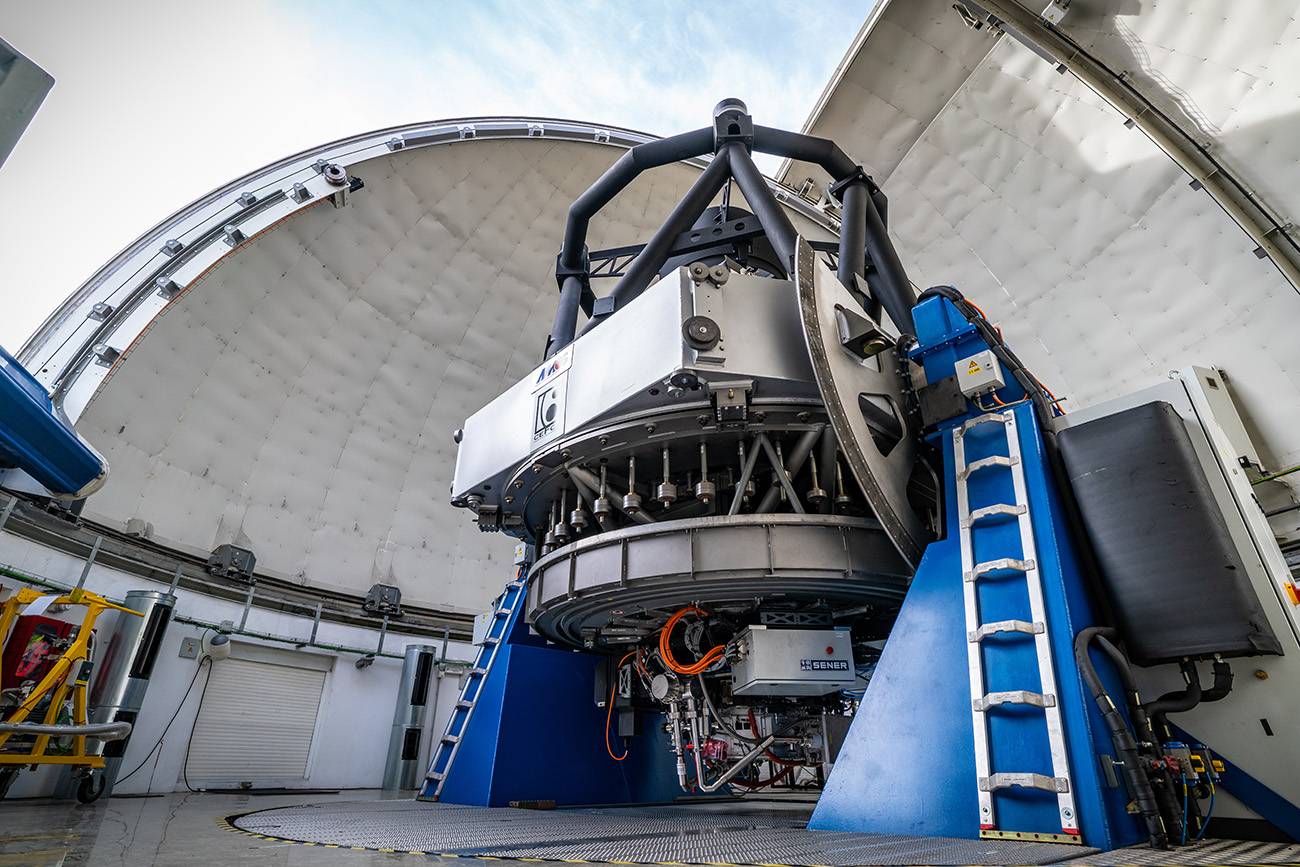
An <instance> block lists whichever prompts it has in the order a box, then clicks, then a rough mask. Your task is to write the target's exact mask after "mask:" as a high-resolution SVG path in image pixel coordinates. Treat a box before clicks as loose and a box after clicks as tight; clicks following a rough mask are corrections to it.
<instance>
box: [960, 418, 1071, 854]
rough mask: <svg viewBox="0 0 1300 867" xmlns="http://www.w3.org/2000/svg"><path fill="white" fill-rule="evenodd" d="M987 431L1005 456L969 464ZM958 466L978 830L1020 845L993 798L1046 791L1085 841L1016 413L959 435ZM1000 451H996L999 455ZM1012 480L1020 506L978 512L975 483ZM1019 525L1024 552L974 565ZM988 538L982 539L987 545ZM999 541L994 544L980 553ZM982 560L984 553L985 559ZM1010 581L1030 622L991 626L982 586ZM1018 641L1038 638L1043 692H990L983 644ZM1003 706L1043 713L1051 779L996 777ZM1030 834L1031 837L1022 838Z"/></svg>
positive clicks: (966, 427) (977, 421) (972, 423)
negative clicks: (987, 531)
mask: <svg viewBox="0 0 1300 867" xmlns="http://www.w3.org/2000/svg"><path fill="white" fill-rule="evenodd" d="M980 425H996V426H998V427H1000V428H1001V430H1002V432H1003V434H1004V436H1005V437H1006V454H1005V455H1002V454H992V455H990V456H988V457H984V458H980V459H979V460H975V461H971V462H970V463H967V462H966V444H965V437H966V435H967V434H968V433H969V432H970V431H971V430H972V429H973V428H975V427H978V426H980ZM952 445H953V461H954V464H955V470H956V474H957V520H958V534H959V539H960V542H961V568H962V590H963V597H964V600H965V610H966V638H967V644H966V649H967V661H968V664H969V669H970V692H971V714H972V723H973V728H974V733H975V774H976V778H977V779H976V783H977V786H978V790H979V812H980V815H979V822H980V836H982V837H1016V836H1020V835H1021V834H1022V832H1017V831H1008V830H1001V829H999V828H998V821H997V813H996V809H995V804H994V797H993V795H994V793H995V792H997V791H999V790H1001V789H1007V788H1011V787H1017V786H1018V787H1025V788H1031V789H1039V790H1042V791H1046V792H1053V793H1055V794H1056V800H1057V809H1058V811H1059V813H1060V819H1061V830H1062V832H1063V833H1064V835H1065V836H1067V837H1069V838H1071V839H1072V840H1073V841H1076V842H1077V841H1079V840H1080V837H1079V818H1078V811H1077V810H1076V809H1075V804H1074V794H1073V791H1072V789H1073V786H1072V784H1071V780H1070V765H1069V755H1068V753H1067V749H1066V743H1065V730H1064V728H1063V726H1062V724H1061V708H1060V702H1059V700H1058V691H1057V686H1056V672H1055V664H1054V661H1053V658H1052V645H1051V641H1050V638H1049V635H1048V632H1047V611H1046V607H1045V604H1044V601H1043V584H1042V577H1041V574H1040V571H1039V564H1038V563H1037V562H1036V557H1037V549H1036V547H1035V545H1034V529H1033V524H1032V522H1031V520H1030V514H1029V495H1028V491H1027V488H1026V485H1025V473H1024V468H1023V466H1022V465H1021V460H1020V458H1021V455H1020V439H1019V435H1018V433H1017V430H1016V418H1015V415H1014V413H1013V412H1012V411H1011V410H1006V411H1004V412H998V413H989V414H987V415H981V416H976V417H975V418H972V419H969V420H967V421H966V422H965V423H964V424H962V425H961V426H959V427H957V428H956V429H955V430H953V434H952ZM994 451H997V449H996V448H995V449H994ZM983 472H1009V473H1010V474H1011V486H1012V490H1013V492H1014V502H1011V503H994V504H992V505H988V506H983V507H981V508H977V509H974V510H972V509H971V508H970V492H969V490H968V487H967V483H968V480H969V479H970V477H971V476H973V475H975V474H976V473H983ZM1008 519H1013V520H1015V521H1016V522H1017V524H1018V526H1019V531H1020V533H1019V535H1020V550H1019V551H1016V552H1007V553H1005V554H1003V556H998V557H989V558H987V559H983V560H981V561H980V562H975V539H974V534H976V533H978V532H979V531H981V529H983V528H986V527H988V526H989V525H991V524H994V523H999V522H1003V521H1006V520H1008ZM982 538H983V537H982ZM991 541H992V539H988V540H987V541H986V543H985V544H983V545H981V549H983V548H985V547H986V546H987V545H988V543H989V542H991ZM981 553H983V551H982V552H981ZM1008 573H1011V574H1014V575H1018V576H1020V578H1022V579H1023V581H1024V583H1025V589H1026V591H1027V592H1028V597H1029V598H1028V601H1029V613H1030V618H1031V619H1030V620H1029V621H1025V620H1002V621H995V622H985V621H984V620H983V619H982V617H981V615H980V593H979V586H980V583H981V582H983V581H986V580H990V579H992V580H999V581H1003V580H1016V579H1014V578H1008V577H1007V576H1008ZM1017 633H1020V634H1024V635H1028V636H1031V637H1032V638H1033V644H1034V651H1035V655H1036V657H1037V663H1038V676H1039V685H1038V688H1039V689H1041V690H1042V691H1041V692H1034V691H1031V690H1028V689H1020V690H1012V691H1002V692H987V686H986V678H985V670H984V641H985V640H986V639H988V638H989V637H991V636H995V635H1001V634H1011V635H1012V636H1013V637H1015V636H1016V634H1017ZM1002 705H1030V706H1033V707H1038V708H1042V710H1043V721H1044V724H1045V725H1046V727H1047V741H1048V747H1049V750H1050V753H1051V762H1052V775H1051V776H1050V777H1049V776H1047V775H1046V774H1040V773H1031V772H1025V771H1000V772H999V771H994V770H993V769H992V767H991V764H992V761H991V757H990V752H989V719H988V715H989V714H990V713H991V712H996V710H997V708H998V707H1000V706H1002ZM1023 833H1025V834H1028V833H1029V832H1023Z"/></svg>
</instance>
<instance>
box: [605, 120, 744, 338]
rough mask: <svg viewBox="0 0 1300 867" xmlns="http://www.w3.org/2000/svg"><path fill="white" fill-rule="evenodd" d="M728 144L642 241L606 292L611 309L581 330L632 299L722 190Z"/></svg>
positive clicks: (726, 169) (726, 174)
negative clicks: (674, 244) (658, 225)
mask: <svg viewBox="0 0 1300 867" xmlns="http://www.w3.org/2000/svg"><path fill="white" fill-rule="evenodd" d="M733 149H734V148H733V146H732V145H724V146H723V148H722V150H721V151H719V152H718V155H717V156H716V157H714V158H713V161H712V162H710V163H709V166H708V168H706V169H705V170H704V171H703V172H701V173H700V176H699V177H698V178H696V179H695V183H693V184H691V188H690V189H689V190H687V191H686V195H684V196H682V199H681V201H680V202H678V203H677V206H676V207H675V208H673V210H672V213H670V214H669V215H668V219H667V220H665V221H664V224H663V225H662V226H660V227H659V228H658V229H657V230H656V231H655V233H654V235H652V236H651V237H650V240H649V241H647V242H646V244H645V246H644V247H643V248H642V249H641V252H640V253H638V254H637V257H636V258H635V259H633V260H632V262H631V263H630V264H629V265H628V266H627V270H626V271H624V272H623V276H622V277H621V278H620V279H619V281H618V285H616V286H615V287H614V288H613V290H612V291H611V292H610V293H609V297H610V298H611V299H612V300H613V309H611V310H610V311H609V312H607V313H605V314H603V315H599V316H593V317H592V320H591V321H590V322H588V323H587V327H586V328H584V329H583V333H584V334H585V333H586V332H588V331H590V330H591V329H592V328H594V327H595V326H596V324H597V323H598V322H599V321H600V320H601V319H603V318H606V317H608V316H611V315H612V314H613V313H614V311H615V310H617V309H618V308H619V307H622V306H624V305H625V304H627V303H628V302H629V301H631V300H632V299H634V298H636V297H637V296H638V295H640V294H641V293H642V292H644V291H645V290H646V288H647V287H648V286H649V285H650V281H651V280H653V279H654V277H655V275H657V274H658V273H659V269H660V268H662V267H663V265H664V262H666V261H667V260H668V254H669V253H670V252H671V251H672V247H673V242H674V241H676V240H677V236H678V235H680V234H681V233H682V232H685V231H686V230H688V229H690V228H691V226H693V225H695V221H696V220H698V219H699V217H700V214H702V213H704V209H705V208H707V207H708V206H709V203H710V202H712V201H713V197H714V196H716V195H717V194H718V191H719V190H721V189H722V185H723V184H725V183H726V182H727V179H728V178H729V177H730V166H729V164H728V161H727V152H728V151H730V150H733Z"/></svg>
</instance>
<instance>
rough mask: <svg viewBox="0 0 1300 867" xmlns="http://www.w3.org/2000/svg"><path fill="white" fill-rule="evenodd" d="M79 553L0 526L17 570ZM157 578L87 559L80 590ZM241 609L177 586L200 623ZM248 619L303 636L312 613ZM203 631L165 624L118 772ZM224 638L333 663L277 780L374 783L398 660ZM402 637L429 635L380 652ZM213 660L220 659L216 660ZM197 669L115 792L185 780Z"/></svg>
mask: <svg viewBox="0 0 1300 867" xmlns="http://www.w3.org/2000/svg"><path fill="white" fill-rule="evenodd" d="M83 562H84V561H82V560H80V559H78V558H76V557H73V556H70V555H68V554H65V553H63V552H61V551H56V550H54V549H51V548H47V547H45V546H42V545H39V544H36V543H34V542H31V541H28V540H26V539H22V538H19V537H17V536H14V535H12V534H9V533H4V532H0V564H3V565H6V566H9V567H12V568H14V569H16V570H20V571H22V572H25V573H28V574H32V575H36V576H38V577H41V578H46V579H48V580H52V581H58V582H62V583H67V584H72V583H75V582H76V580H77V577H78V576H79V575H80V574H81V568H82V565H83ZM0 583H3V585H4V586H5V588H6V589H10V588H13V587H14V586H16V585H17V583H18V582H16V581H14V580H12V579H8V578H4V579H0ZM161 586H162V585H158V584H155V583H154V582H151V581H147V580H145V579H142V578H139V577H136V576H133V575H128V574H125V573H123V572H120V571H118V570H115V569H110V568H107V567H104V566H101V565H99V564H96V565H95V566H93V567H92V569H91V573H90V575H89V577H88V578H87V581H86V587H87V589H90V590H93V591H95V592H96V593H100V594H102V595H105V596H108V597H110V598H115V599H120V598H121V597H122V596H124V595H125V594H126V592H127V591H128V590H142V589H143V590H150V589H160V588H161ZM241 609H242V606H241V605H240V604H239V603H238V602H232V601H227V600H223V599H216V598H213V597H210V596H205V595H203V594H199V593H194V592H190V591H186V590H179V591H178V592H177V602H176V614H178V615H185V616H189V617H194V618H199V619H203V620H206V621H209V622H221V621H223V620H233V621H234V622H235V623H238V622H239V618H240V613H241ZM70 614H71V615H72V616H74V617H75V616H79V615H80V610H76V609H74V610H73V611H72V612H70ZM109 625H110V622H109V620H108V619H107V615H106V616H105V617H104V618H101V621H100V627H99V633H100V635H101V636H105V635H106V634H107V631H108V627H109ZM247 628H248V629H250V630H256V631H258V632H265V633H271V634H274V635H282V636H289V637H298V636H301V637H302V638H303V639H304V640H306V638H307V637H308V636H309V635H310V634H311V619H310V618H306V617H297V616H293V615H289V614H283V613H280V612H275V611H268V610H264V609H259V608H256V607H254V608H253V609H252V610H251V611H250V612H249V615H248V623H247ZM203 631H204V630H203V629H202V628H200V627H197V626H190V625H187V624H184V623H178V622H175V621H173V622H172V624H171V626H170V627H169V628H168V631H167V637H166V639H165V640H164V642H163V646H162V649H161V650H160V651H159V656H158V661H157V664H156V665H155V667H154V671H153V677H152V678H151V679H150V683H149V690H148V693H147V694H146V696H145V701H144V706H143V708H142V709H141V713H140V716H139V719H138V721H137V728H136V730H135V732H134V733H133V734H132V736H131V742H130V745H129V746H128V748H127V752H126V756H125V759H124V761H123V764H122V771H121V773H122V774H126V773H127V772H129V771H131V770H132V769H134V768H135V767H136V766H137V765H139V764H140V763H141V762H142V761H144V759H145V756H146V754H148V752H149V750H150V748H151V747H152V746H153V745H154V744H155V743H156V742H157V741H158V739H159V736H160V735H161V734H162V731H163V728H164V727H165V726H166V725H167V721H168V720H169V719H170V718H171V716H172V714H173V713H175V712H176V709H177V706H178V705H180V703H181V699H182V697H183V696H184V695H185V691H186V688H187V687H188V686H189V684H190V681H191V679H192V678H193V677H194V673H195V668H196V666H197V665H198V660H197V659H182V658H181V657H180V656H179V653H180V647H181V642H182V640H183V639H185V638H187V637H194V638H198V637H200V636H201V635H202V634H203ZM378 639H379V633H378V630H377V629H366V628H362V627H357V626H348V625H344V624H335V623H326V622H322V623H321V624H320V629H319V631H318V633H317V640H318V641H320V642H324V643H329V644H336V645H346V646H350V647H362V648H374V647H375V646H376V644H377V643H378ZM233 640H235V641H246V642H248V643H251V644H265V645H266V646H268V647H273V648H277V649H279V650H280V651H281V652H282V653H285V654H316V655H323V656H328V657H333V666H332V668H331V670H330V671H329V672H328V673H327V674H326V678H325V688H324V692H323V694H322V696H321V704H320V712H319V715H318V719H317V725H316V733H315V736H314V739H313V743H312V750H311V758H310V760H309V764H308V772H307V777H306V779H303V780H298V781H286V782H285V783H284V784H285V785H286V786H289V787H293V788H377V787H379V786H380V785H381V783H382V779H383V773H384V758H385V755H386V751H387V749H388V739H389V734H390V732H391V729H392V723H393V710H394V706H395V703H396V700H397V688H398V682H399V679H400V677H401V671H402V661H401V660H400V659H388V658H383V657H380V658H376V659H375V662H374V664H373V665H371V666H369V667H367V668H364V669H357V668H356V666H355V665H354V663H355V661H356V660H357V658H358V657H357V655H356V654H348V653H337V654H336V653H329V652H327V651H323V650H319V649H315V648H304V649H302V650H296V649H294V647H293V646H292V645H286V644H280V643H274V642H261V641H257V640H255V639H251V638H245V637H240V636H234V638H233ZM408 643H436V642H426V641H425V640H423V639H419V640H417V639H412V638H410V637H408V636H401V635H393V634H390V635H389V636H388V638H387V639H386V640H385V643H384V649H385V651H386V652H393V653H402V652H403V650H404V649H405V646H406V645H407V644H408ZM448 656H449V657H450V658H452V659H468V658H470V657H471V656H472V648H471V647H470V646H469V645H467V644H461V643H452V644H451V645H450V646H449V648H448ZM213 664H215V665H220V664H221V663H220V661H217V662H214V663H213ZM204 668H205V669H206V668H207V666H206V665H205V666H204ZM206 677H207V672H206V671H205V672H202V673H200V674H199V676H198V680H197V681H196V682H195V684H194V688H193V690H192V691H191V692H190V695H189V697H188V699H186V700H185V703H184V707H183V708H182V709H181V712H180V714H179V715H178V716H177V718H176V721H175V722H174V723H173V724H172V727H171V730H170V731H169V732H168V733H167V735H166V738H165V739H164V740H163V743H162V746H161V747H160V748H159V749H158V751H157V752H156V753H155V754H154V755H153V757H151V758H150V759H149V761H148V763H147V764H146V765H145V766H144V767H143V768H142V769H141V770H140V771H139V772H138V773H136V774H135V775H134V776H132V777H131V778H130V779H128V780H126V781H125V782H123V783H121V784H120V785H118V786H117V788H116V789H115V791H116V792H117V793H118V794H141V793H144V792H146V791H150V792H170V791H175V790H183V789H184V788H185V785H184V783H183V782H182V780H181V771H182V765H183V763H184V759H185V747H186V743H187V742H188V738H189V735H190V732H191V729H192V727H193V725H194V718H195V715H196V714H197V712H198V704H199V693H200V692H201V690H202V687H203V682H204V679H205V678H206ZM458 691H459V680H458V679H457V678H455V677H449V678H446V679H444V681H443V686H442V691H441V693H440V695H439V702H438V706H439V707H438V710H439V717H438V719H437V722H436V723H435V725H434V727H433V730H434V732H435V733H437V734H441V732H442V727H443V725H444V723H445V720H446V716H447V714H448V713H449V712H450V709H451V705H452V703H453V702H454V701H455V698H456V694H457V692H458ZM58 773H59V771H58V769H57V768H52V767H44V768H40V769H38V770H37V771H35V772H24V773H23V774H22V775H21V776H20V777H19V779H18V780H17V781H16V782H15V783H14V785H13V788H11V789H10V792H9V797H11V798H23V797H39V796H45V795H49V794H50V793H52V791H53V789H54V786H55V784H56V781H57V776H58ZM192 782H194V781H192Z"/></svg>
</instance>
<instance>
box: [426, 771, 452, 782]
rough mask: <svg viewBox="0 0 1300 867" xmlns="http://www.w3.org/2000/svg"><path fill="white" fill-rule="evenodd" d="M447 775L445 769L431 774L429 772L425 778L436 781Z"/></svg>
mask: <svg viewBox="0 0 1300 867" xmlns="http://www.w3.org/2000/svg"><path fill="white" fill-rule="evenodd" d="M445 776H447V774H446V773H445V772H443V771H434V772H433V773H431V774H429V775H428V776H426V777H425V779H426V780H433V781H435V782H438V781H441V780H442V778H443V777H445Z"/></svg>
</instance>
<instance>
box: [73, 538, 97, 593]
mask: <svg viewBox="0 0 1300 867" xmlns="http://www.w3.org/2000/svg"><path fill="white" fill-rule="evenodd" d="M102 544H104V537H103V536H96V537H95V544H93V545H91V546H90V556H88V557H87V558H86V564H85V565H84V566H82V567H81V577H80V578H78V579H77V586H76V587H74V588H73V591H72V592H73V594H74V595H76V593H77V591H78V590H81V589H82V588H83V587H85V586H86V579H87V578H89V577H90V567H91V566H94V565H95V558H96V557H98V556H99V546H100V545H102Z"/></svg>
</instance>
